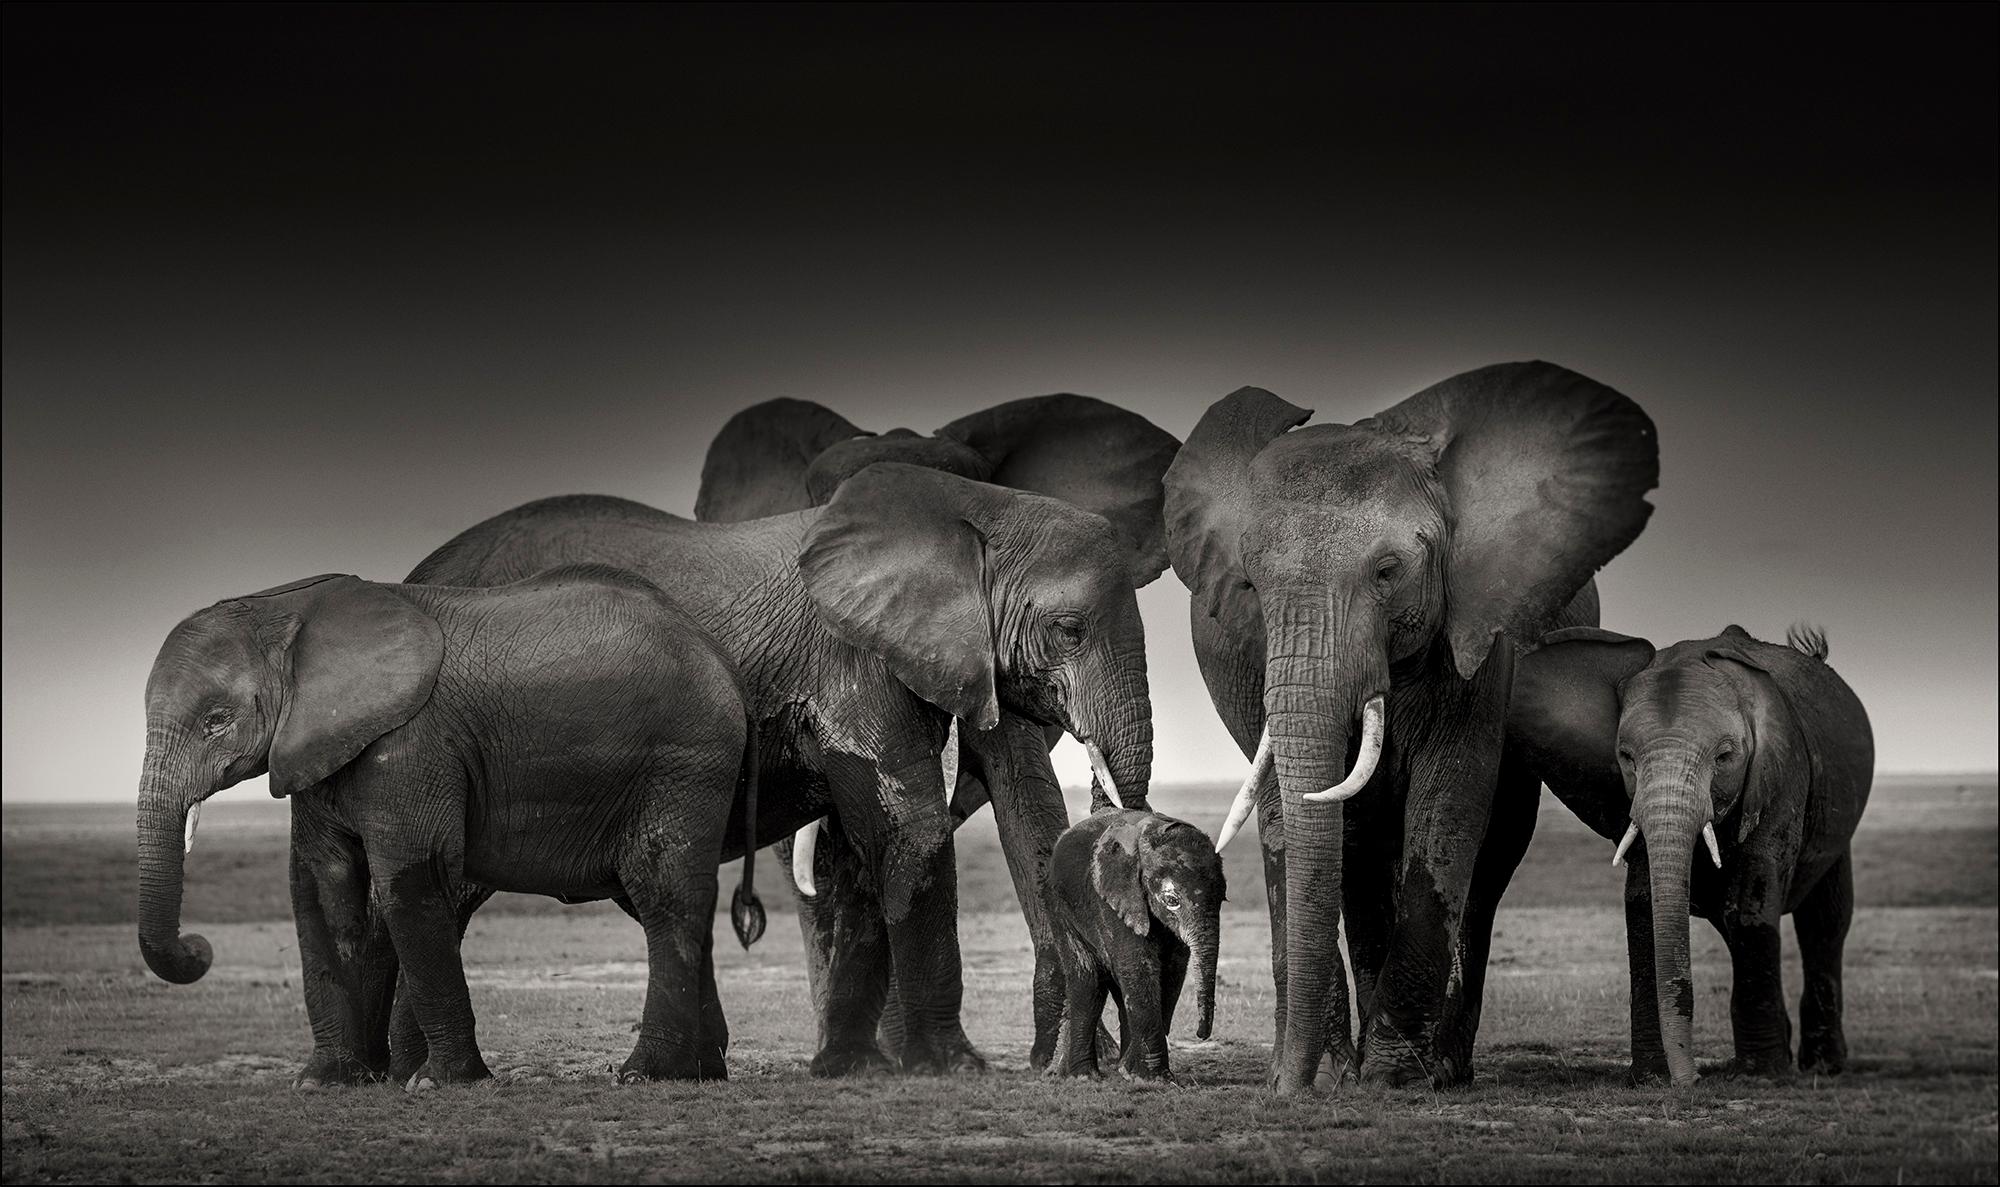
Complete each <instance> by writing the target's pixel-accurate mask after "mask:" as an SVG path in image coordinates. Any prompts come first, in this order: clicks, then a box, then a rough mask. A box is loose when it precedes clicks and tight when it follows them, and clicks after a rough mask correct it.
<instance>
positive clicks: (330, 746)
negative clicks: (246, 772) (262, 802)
mask: <svg viewBox="0 0 2000 1187" xmlns="http://www.w3.org/2000/svg"><path fill="white" fill-rule="evenodd" d="M244 601H245V602H246V603H249V604H250V605H251V606H252V608H253V609H255V610H257V611H258V612H259V617H260V619H262V620H263V621H265V622H266V623H269V624H270V626H269V628H268V629H269V631H270V632H271V635H272V638H271V640H270V642H271V646H272V649H273V651H274V653H275V657H276V658H277V661H278V665H279V667H280V670H282V671H284V672H286V673H287V679H286V687H285V704H284V708H283V709H281V710H280V711H279V714H278V724H277V728H276V730H275V732H274V733H273V735H272V738H271V756H270V767H271V794H273V795H276V796H286V795H290V794H292V793H293V792H295V791H302V790H304V789H306V788H308V787H311V786H312V785H313V784H315V783H318V782H320V781H321V780H322V779H325V778H326V777H327V776H329V775H331V774H333V773H334V772H335V771H337V770H339V769H340V768H341V767H344V766H346V765H347V764H348V763H350V762H352V761H354V758H355V756H356V755H359V754H360V753H361V752H362V751H363V750H365V749H367V747H368V744H369V743H370V742H373V741H374V740H375V739H377V738H379V737H381V736H382V735H383V734H386V733H388V732H389V731H390V730H393V729H395V728H396V727H397V726H400V725H402V724H403V723H404V722H406V721H408V720H410V718H412V717H414V716H416V715H417V711H418V710H420V709H422V708H423V707H424V705H425V704H427V703H428V702H429V701H430V699H431V689H432V688H433V687H434V686H435V685H436V683H437V675H438V667H439V665H440V664H442V663H443V661H444V632H443V630H442V629H440V628H439V626H438V624H437V620H435V619H433V618H432V617H431V616H430V615H428V614H426V613H424V612H423V611H422V610H420V609H418V608H417V606H416V605H415V604H414V603H412V602H411V601H409V599H407V598H404V597H402V596H401V595H399V594H397V593H395V592H393V591H392V590H389V589H387V588H385V587H383V586H380V585H376V584H374V583H373V582H369V581H363V580H361V579H360V578H358V577H349V576H344V575H343V576H333V577H324V578H315V579H313V580H312V581H309V582H302V583H294V584H292V585H288V586H280V587H278V588H277V589H275V590H270V591H266V592H265V593H262V594H252V595H251V596H250V597H249V598H246V599H244ZM259 603H264V604H259Z"/></svg>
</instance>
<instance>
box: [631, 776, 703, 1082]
mask: <svg viewBox="0 0 2000 1187" xmlns="http://www.w3.org/2000/svg"><path fill="white" fill-rule="evenodd" d="M661 802H665V798H664V797H661ZM725 802H726V800H725ZM721 823H722V822H721V821H719V820H718V821H715V822H714V825H715V827H712V828H710V829H707V830H703V831H702V832H700V833H696V832H695V830H691V829H689V828H687V827H686V824H685V822H682V821H676V820H660V821H654V822H649V824H648V825H647V826H645V827H642V828H641V829H640V830H638V834H637V836H636V837H635V838H634V841H633V842H632V843H631V844H630V845H629V846H628V849H627V852H626V853H625V855H624V857H623V859H622V860H621V861H620V862H619V870H618V878H619V881H620V883H621V884H622V885H623V887H624V889H625V893H626V896H627V897H628V898H629V899H630V901H631V903H632V908H633V910H634V912H635V913H636V914H637V915H638V917H639V923H640V926H642V927H644V928H645V930H646V963H647V976H646V1008H645V1014H644V1016H643V1017H642V1019H641V1021H640V1023H639V1039H638V1042H637V1044H636V1045H635V1046H634V1047H633V1049H632V1054H631V1055H630V1056H629V1057H628V1058H627V1059H626V1060H625V1064H624V1066H623V1067H621V1068H620V1069H619V1071H618V1079H619V1080H620V1081H621V1082H626V1083H630V1082H633V1081H639V1080H694V1079H702V1078H704V1076H703V1072H704V1069H707V1070H708V1071H710V1072H713V1071H716V1070H722V1069H721V1065H722V1060H723V1052H722V1051H721V1050H719V1049H718V1050H712V1051H711V1050H704V1049H703V1045H702V1043H701V1031H702V1025H701V1023H702V998H703V996H704V990H705V989H706V991H707V992H708V993H711V994H712V993H713V987H712V985H709V986H704V984H703V980H704V979H703V976H702V970H703V967H704V965H707V966H708V967H709V968H710V969H711V972H712V969H713V964H712V949H710V944H711V943H712V942H713V938H714V922H715V901H716V875H715V868H716V862H715V855H716V854H717V853H718V852H719V851H720V849H721V845H722V838H721V829H720V825H721ZM669 838H670V839H669ZM710 980H711V981H712V976H711V978H710ZM726 1077H727V1072H726V1070H724V1071H723V1076H722V1077H718V1078H726Z"/></svg>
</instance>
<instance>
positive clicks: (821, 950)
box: [778, 818, 893, 1076]
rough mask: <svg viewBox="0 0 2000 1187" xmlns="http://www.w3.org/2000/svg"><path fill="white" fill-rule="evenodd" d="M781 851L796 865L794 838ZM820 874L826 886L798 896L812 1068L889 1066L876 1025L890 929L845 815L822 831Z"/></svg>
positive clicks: (817, 1071) (852, 1070)
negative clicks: (814, 1044) (813, 1020)
mask: <svg viewBox="0 0 2000 1187" xmlns="http://www.w3.org/2000/svg"><path fill="white" fill-rule="evenodd" d="M778 852H779V862H780V864H781V865H783V866H784V867H785V868H787V869H789V868H790V866H791V841H790V839H789V838H788V839H786V840H785V841H783V842H780V844H779V849H778ZM813 878H814V881H815V882H816V883H817V884H818V886H819V894H818V895H817V896H815V897H813V898H807V897H805V896H804V895H799V896H798V904H799V930H800V932H802V933H803V934H804V936H805V947H806V970H807V976H808V979H809V981H810V983H811V985H812V993H813V1012H814V1014H815V1015H816V1016H817V1018H818V1020H819V1050H818V1051H817V1052H816V1053H815V1054H814V1055H813V1059H812V1074H813V1075H815V1076H850V1075H857V1074H864V1073H868V1072H881V1071H887V1070H889V1069H890V1068H891V1067H892V1066H893V1065H892V1063H891V1061H890V1059H889V1058H888V1057H887V1056H886V1055H884V1053H883V1051H882V1048H881V1047H880V1046H878V1045H877V1042H876V1032H877V1028H878V1027H879V1025H880V1024H881V1022H882V1020H883V1012H884V1009H885V1007H886V1005H887V1003H888V997H889V974H890V959H889V929H888V926H887V925H886V924H885V923H884V922H883V919H882V907H881V903H880V901H879V899H878V898H877V896H876V894H875V889H874V874H873V872H872V871H871V870H870V869H869V867H868V864H867V861H866V859H865V858H864V857H863V855H862V854H861V852H860V851H859V850H858V849H856V848H855V846H854V844H853V842H852V841H851V840H850V839H849V837H848V836H847V833H846V831H845V830H844V829H843V828H842V827H841V822H840V821H839V819H837V818H835V819H829V820H828V821H827V822H826V825H825V826H824V830H823V831H822V832H821V834H820V841H819V848H818V851H817V853H816V855H815V858H814V866H813ZM794 889H795V890H796V888H794Z"/></svg>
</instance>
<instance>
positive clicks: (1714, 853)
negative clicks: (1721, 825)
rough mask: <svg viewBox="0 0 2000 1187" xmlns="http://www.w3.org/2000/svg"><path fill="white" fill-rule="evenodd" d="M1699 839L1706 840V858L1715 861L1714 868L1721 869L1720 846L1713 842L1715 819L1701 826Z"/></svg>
mask: <svg viewBox="0 0 2000 1187" xmlns="http://www.w3.org/2000/svg"><path fill="white" fill-rule="evenodd" d="M1701 839H1702V840H1704V841H1707V842H1708V859H1709V860H1710V861H1712V862H1714V863H1715V868H1716V869H1718V870H1719V869H1721V868H1722V846H1720V845H1718V844H1716V843H1715V821H1713V820H1711V821H1709V822H1708V823H1707V824H1704V825H1702V826H1701Z"/></svg>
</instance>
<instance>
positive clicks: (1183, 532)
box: [1165, 387, 1312, 633]
mask: <svg viewBox="0 0 2000 1187" xmlns="http://www.w3.org/2000/svg"><path fill="white" fill-rule="evenodd" d="M1311 415H1312V410H1311V409H1310V408H1300V407H1298V406H1296V405H1294V404H1291V403H1289V402H1287V401H1285V400H1281V399H1279V398H1278V397H1277V396H1274V395H1272V394H1271V393H1270V392H1267V391H1265V390H1264V389H1263V388H1260V387H1244V388H1238V389H1237V390H1236V391H1234V392H1232V393H1230V394H1229V395H1227V396H1224V397H1223V398H1222V399H1220V400H1217V401H1216V402H1215V403H1214V404H1211V405H1209V409H1208V411H1207V412H1204V413H1203V414H1202V417H1201V420H1200V422H1199V423H1197V424H1196V425H1195V426H1194V432H1192V433H1190V434H1188V439H1187V444H1185V445H1183V446H1181V451H1180V453H1179V454H1178V455H1176V456H1175V458H1174V461H1173V464H1172V465H1170V466H1168V467H1167V476H1166V483H1165V484H1166V496H1167V497H1166V520H1167V540H1168V541H1169V543H1170V545H1171V547H1172V549H1173V559H1174V573H1175V574H1176V575H1177V576H1178V577H1180V579H1181V582H1182V583H1183V584H1184V585H1186V586H1187V587H1188V589H1189V591H1190V592H1191V593H1192V594H1193V595H1194V607H1195V612H1196V613H1198V614H1205V615H1207V616H1208V617H1210V618H1214V619H1216V620H1217V621H1219V622H1221V623H1222V624H1223V626H1224V627H1225V628H1227V629H1229V630H1230V631H1232V632H1235V633H1244V632H1248V631H1251V630H1254V629H1255V627H1256V625H1257V623H1258V622H1259V621H1260V619H1259V615H1260V611H1259V609H1258V605H1257V592H1256V590H1254V589H1252V588H1251V586H1250V579H1249V577H1248V576H1247V575H1246V574H1245V573H1244V570H1243V551H1242V546H1241V541H1242V538H1243V532H1244V531H1245V529H1247V528H1248V527H1249V526H1250V524H1251V521H1252V519H1253V517H1254V516H1255V515H1256V513H1257V511H1256V506H1255V504H1254V503H1253V502H1252V501H1251V498H1250V462H1251V460H1252V459H1253V458H1255V457H1256V456H1257V455H1258V454H1259V453H1261V452H1262V451H1263V449H1264V447H1265V446H1266V445H1269V444H1270V443H1271V442H1272V441H1274V440H1276V439H1277V438H1279V437H1281V436H1283V435H1284V434H1285V433H1286V432H1288V431H1290V430H1291V429H1294V428H1297V427H1298V426H1299V425H1302V424H1304V423H1305V422H1306V419H1307V418H1308V417H1310V416H1311Z"/></svg>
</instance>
